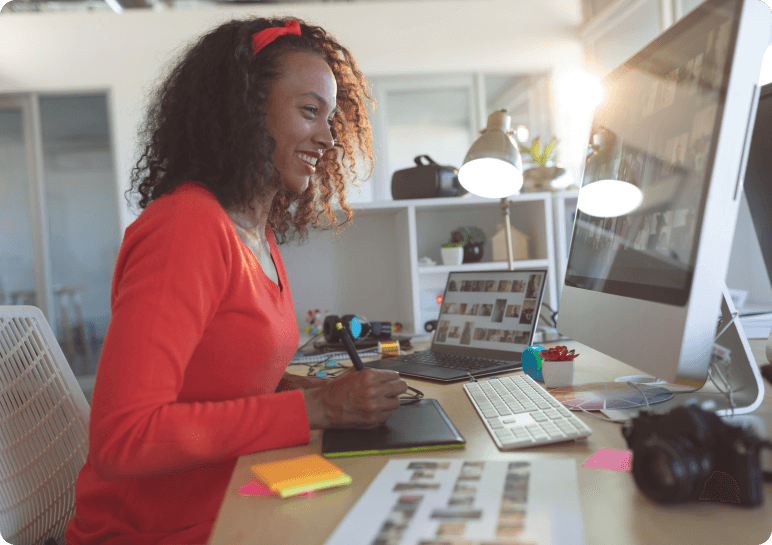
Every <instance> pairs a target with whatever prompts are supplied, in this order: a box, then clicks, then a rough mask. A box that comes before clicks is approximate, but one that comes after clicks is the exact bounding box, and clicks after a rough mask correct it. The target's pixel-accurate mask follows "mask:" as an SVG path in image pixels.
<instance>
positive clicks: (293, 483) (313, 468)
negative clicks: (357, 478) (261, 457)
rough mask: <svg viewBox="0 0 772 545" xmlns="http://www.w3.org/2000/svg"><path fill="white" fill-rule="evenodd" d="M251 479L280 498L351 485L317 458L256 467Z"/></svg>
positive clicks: (347, 479) (349, 480) (294, 459)
mask: <svg viewBox="0 0 772 545" xmlns="http://www.w3.org/2000/svg"><path fill="white" fill-rule="evenodd" d="M251 469H252V472H253V473H254V474H255V476H256V477H257V478H258V479H260V480H261V481H263V482H264V483H265V484H266V485H267V486H268V488H270V489H271V490H273V491H274V492H276V493H277V494H279V495H280V496H281V497H282V498H286V497H287V496H294V495H296V494H302V493H304V492H308V491H310V490H320V489H322V488H330V487H333V486H340V485H343V484H349V483H351V477H350V476H348V475H346V474H345V473H343V471H341V470H340V468H339V467H338V466H336V465H335V464H333V463H332V462H330V461H329V460H327V459H325V458H322V457H321V456H319V455H318V454H309V455H307V456H300V457H299V458H291V459H289V460H279V461H278V462H268V463H265V464H257V465H254V466H252V467H251Z"/></svg>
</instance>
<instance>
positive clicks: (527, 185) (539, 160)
mask: <svg viewBox="0 0 772 545" xmlns="http://www.w3.org/2000/svg"><path fill="white" fill-rule="evenodd" d="M557 143H558V141H557V140H556V139H555V138H553V139H552V142H550V143H549V144H547V146H546V147H545V148H544V151H541V146H540V145H539V137H538V136H537V137H536V138H534V139H533V141H532V142H531V147H530V148H527V147H525V146H523V145H520V152H521V153H527V154H528V155H530V156H531V162H533V163H535V165H534V166H533V167H531V168H529V169H528V170H526V171H525V172H523V191H526V192H527V191H549V190H551V189H560V187H553V184H552V182H553V180H557V179H558V178H560V177H562V176H563V175H564V174H565V173H566V169H564V168H562V167H559V166H557V165H556V164H555V157H554V156H552V157H550V154H551V153H552V151H553V150H554V149H555V146H556V145H557ZM547 164H549V165H550V166H547Z"/></svg>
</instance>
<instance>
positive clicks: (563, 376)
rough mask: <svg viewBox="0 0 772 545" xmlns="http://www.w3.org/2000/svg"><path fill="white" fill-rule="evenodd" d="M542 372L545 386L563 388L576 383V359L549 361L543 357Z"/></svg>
mask: <svg viewBox="0 0 772 545" xmlns="http://www.w3.org/2000/svg"><path fill="white" fill-rule="evenodd" d="M541 372H542V374H543V375H544V386H545V387H547V388H561V387H563V386H571V385H572V384H573V383H574V360H569V361H548V360H544V359H542V362H541Z"/></svg>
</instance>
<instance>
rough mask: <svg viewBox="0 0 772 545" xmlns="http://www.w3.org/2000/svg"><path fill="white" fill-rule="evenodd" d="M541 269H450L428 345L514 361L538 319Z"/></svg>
mask: <svg viewBox="0 0 772 545" xmlns="http://www.w3.org/2000/svg"><path fill="white" fill-rule="evenodd" d="M546 276H547V270H546V269H527V270H517V271H508V270H507V271H478V272H466V271H465V272H451V273H450V274H449V275H448V282H447V284H446V285H445V295H444V296H443V299H442V307H441V309H440V316H439V318H438V321H437V331H436V332H435V334H434V340H433V342H432V350H435V351H438V352H444V353H449V354H458V355H463V356H475V357H479V358H491V359H499V360H506V361H519V360H520V358H521V356H522V353H523V350H525V349H526V348H527V347H529V346H530V345H531V341H532V339H533V334H534V331H536V322H537V321H538V319H539V308H540V307H541V301H542V296H543V294H544V284H545V283H546V282H545V280H546Z"/></svg>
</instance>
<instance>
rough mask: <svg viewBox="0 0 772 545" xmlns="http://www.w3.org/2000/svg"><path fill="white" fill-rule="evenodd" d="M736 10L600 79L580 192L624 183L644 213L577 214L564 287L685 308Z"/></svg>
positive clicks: (708, 17) (723, 10)
mask: <svg viewBox="0 0 772 545" xmlns="http://www.w3.org/2000/svg"><path fill="white" fill-rule="evenodd" d="M714 4H716V3H714ZM740 5H741V4H740V3H739V2H722V3H720V5H718V4H717V5H716V7H715V9H700V10H697V11H696V12H694V13H693V14H691V15H690V16H689V19H688V21H685V22H683V23H682V24H681V27H682V28H681V30H680V32H676V33H672V32H671V33H668V34H666V35H664V36H662V37H661V38H660V39H659V40H657V41H656V42H654V43H653V44H651V45H650V46H649V47H647V48H646V49H644V50H643V51H641V52H640V53H639V54H638V55H636V56H635V57H634V58H633V59H631V60H630V61H629V62H627V63H625V64H624V65H622V66H621V67H619V68H618V69H617V70H616V71H614V73H612V74H611V75H609V76H608V78H607V79H606V87H607V96H608V99H607V100H606V101H605V102H604V103H603V104H601V105H600V106H599V108H598V109H597V110H596V112H595V116H594V119H593V126H592V133H593V136H595V135H598V136H599V138H593V140H594V141H595V142H598V145H597V146H596V149H595V150H594V152H593V153H592V155H591V156H590V157H589V158H588V161H587V164H586V167H585V170H584V181H583V184H589V183H592V182H595V181H598V180H607V179H612V180H622V181H625V182H628V183H631V184H633V185H635V186H636V187H638V188H639V189H640V190H641V191H642V192H643V196H644V198H643V206H641V207H640V208H638V209H637V210H635V211H633V212H632V213H630V214H627V215H624V216H621V217H616V218H599V217H593V216H588V215H587V214H584V213H582V212H581V211H580V212H579V213H578V215H577V220H576V225H575V228H574V242H573V245H572V247H571V254H570V257H569V260H568V269H567V275H566V284H567V285H570V286H576V287H579V288H583V289H588V290H595V291H602V292H605V293H611V294H616V295H621V296H624V297H634V298H637V299H644V300H649V301H656V302H661V303H666V304H670V305H683V304H684V303H685V302H686V301H687V299H688V295H689V289H690V287H691V282H692V276H693V272H694V263H695V253H696V250H697V246H696V244H695V240H696V238H697V237H698V236H699V233H700V226H701V225H700V224H701V222H702V216H703V214H702V212H703V209H704V206H705V199H706V197H707V188H708V185H709V181H710V171H711V168H712V166H713V165H712V162H713V157H714V155H713V152H714V150H715V148H716V146H717V140H718V134H719V131H717V130H716V128H717V125H718V124H719V123H720V120H721V116H722V114H723V109H724V102H723V100H722V99H723V98H724V97H726V92H727V85H728V81H729V71H730V68H731V56H730V54H731V51H730V48H731V46H732V45H733V40H732V37H733V36H732V34H733V33H736V32H737V23H738V22H739V19H738V18H737V17H736V16H735V13H736V12H737V10H738V9H739V7H740Z"/></svg>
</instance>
